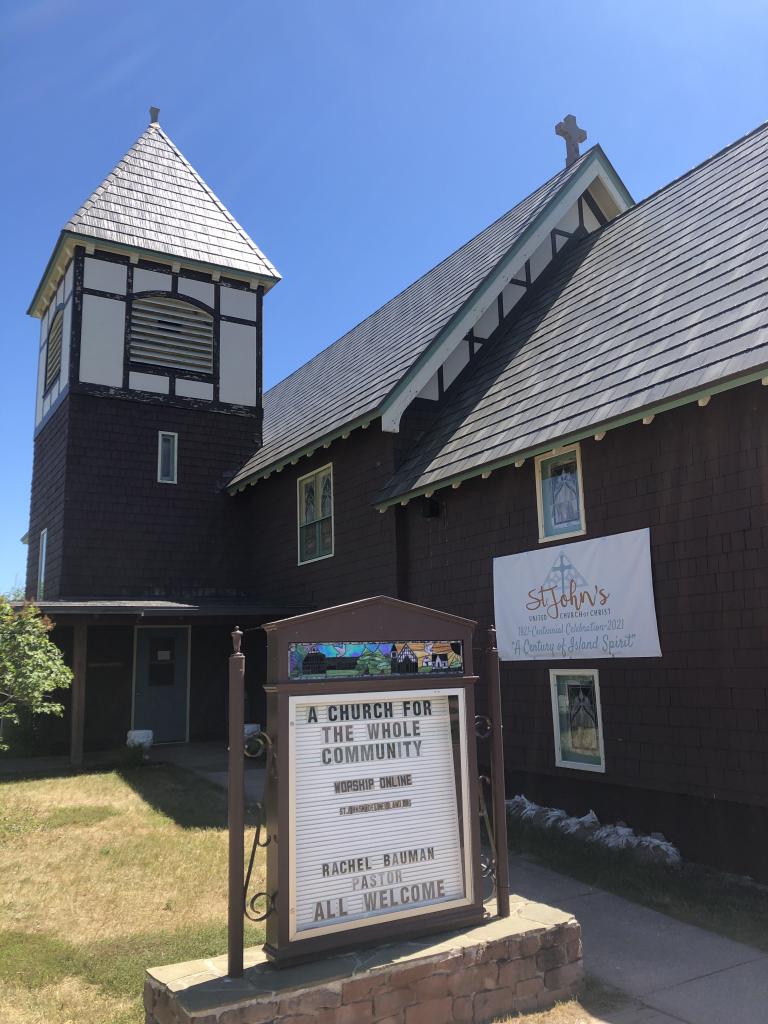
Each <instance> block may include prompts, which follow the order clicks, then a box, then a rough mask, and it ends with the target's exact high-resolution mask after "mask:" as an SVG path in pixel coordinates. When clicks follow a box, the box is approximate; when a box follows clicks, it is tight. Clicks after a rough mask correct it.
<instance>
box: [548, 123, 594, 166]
mask: <svg viewBox="0 0 768 1024" xmlns="http://www.w3.org/2000/svg"><path fill="white" fill-rule="evenodd" d="M555 135H560V136H561V137H562V138H564V139H565V166H566V167H570V166H571V164H573V163H575V162H576V161H577V160H578V159H579V144H580V143H582V142H584V141H585V139H586V138H587V133H586V132H585V131H584V129H583V128H579V126H578V125H577V124H576V118H575V117H574V116H573V114H566V116H565V117H564V118H563V120H562V121H560V122H559V123H558V124H556V125H555Z"/></svg>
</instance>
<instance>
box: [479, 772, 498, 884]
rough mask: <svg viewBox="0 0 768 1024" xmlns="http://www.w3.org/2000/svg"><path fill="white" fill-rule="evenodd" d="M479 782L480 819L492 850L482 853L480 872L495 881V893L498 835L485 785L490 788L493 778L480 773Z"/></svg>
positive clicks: (484, 876)
mask: <svg viewBox="0 0 768 1024" xmlns="http://www.w3.org/2000/svg"><path fill="white" fill-rule="evenodd" d="M478 782H479V787H478V791H479V795H480V819H481V820H482V822H483V824H484V825H485V832H486V835H487V836H488V845H489V846H490V851H489V852H488V853H486V852H485V851H483V852H482V853H481V854H480V874H481V875H482V876H483V878H490V879H491V882H492V883H493V891H494V893H495V892H496V891H497V884H496V863H497V861H496V835H495V832H494V829H493V825H492V824H491V818H490V815H489V814H488V804H487V803H486V800H485V786H488V787H489V788H490V787H491V780H490V779H489V778H488V776H487V775H480V776H479V777H478Z"/></svg>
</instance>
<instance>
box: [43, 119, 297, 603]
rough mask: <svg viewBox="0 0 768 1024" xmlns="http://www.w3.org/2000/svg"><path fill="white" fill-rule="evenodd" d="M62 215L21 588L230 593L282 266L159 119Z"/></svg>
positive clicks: (50, 272)
mask: <svg viewBox="0 0 768 1024" xmlns="http://www.w3.org/2000/svg"><path fill="white" fill-rule="evenodd" d="M158 116H159V111H158V110H157V108H154V107H153V108H152V109H151V123H150V124H149V126H148V128H147V129H146V131H144V133H143V134H142V135H141V136H140V137H139V139H138V140H137V141H136V143H135V144H134V145H133V146H132V147H131V149H130V150H129V151H128V153H126V155H125V156H124V157H123V158H122V160H120V162H119V163H118V164H117V166H116V167H115V168H114V169H113V170H112V172H111V173H110V174H109V175H108V176H107V177H106V178H105V180H104V181H103V182H102V184H101V185H99V187H98V188H97V189H96V190H95V192H93V194H92V195H91V196H90V197H89V198H88V199H87V200H86V202H85V203H84V204H83V205H82V206H81V207H80V209H79V210H78V211H77V213H75V215H74V216H73V217H72V218H71V219H70V220H69V221H68V222H67V223H66V225H65V226H64V229H63V230H62V232H61V234H60V236H59V239H58V241H57V243H56V246H55V248H54V251H53V254H52V256H51V258H50V260H49V262H48V266H47V267H46V270H45V273H44V274H43V278H42V280H41V282H40V285H39V286H38V289H37V291H36V293H35V296H34V298H33V300H32V303H31V306H30V309H29V313H30V314H31V315H32V316H34V317H37V318H38V319H39V320H40V325H41V329H40V356H39V368H38V378H37V396H36V409H35V455H34V468H33V480H32V500H31V511H30V532H29V556H28V565H27V594H28V596H29V597H33V598H37V599H38V600H42V599H43V598H45V599H46V600H55V599H57V598H62V599H63V598H81V599H85V598H88V597H106V596H109V597H115V598H119V597H125V598H130V597H141V598H150V597H152V596H158V597H180V596H192V595H196V596H200V595H213V594H220V595H228V594H233V593H235V592H236V591H237V589H238V585H239V583H238V579H237V572H238V568H237V559H235V558H234V557H233V552H234V543H233V541H234V535H235V534H237V532H238V529H239V526H240V525H241V524H239V523H238V522H237V521H236V517H237V516H238V515H241V514H242V513H241V512H240V511H239V510H238V509H237V508H236V507H235V503H233V502H231V501H230V499H229V498H228V497H227V496H226V494H225V493H224V491H223V489H222V485H223V484H224V483H225V482H226V481H227V479H228V478H229V475H231V473H232V472H234V471H235V470H236V469H237V468H238V466H239V465H240V464H242V462H243V461H244V460H245V459H247V458H248V457H249V455H251V454H252V453H253V451H255V449H256V448H258V447H259V446H260V444H261V417H262V384H261V377H262V306H263V298H264V294H265V293H266V292H267V291H268V290H269V289H270V288H271V287H272V286H273V285H274V284H276V283H277V281H279V279H280V275H279V274H278V272H277V271H276V270H275V268H274V266H273V265H272V264H271V263H270V262H269V260H268V259H267V258H266V256H265V255H264V254H263V253H262V252H261V250H260V249H259V248H258V247H257V246H256V245H255V243H254V242H253V241H252V240H251V239H250V237H249V236H248V235H247V234H246V232H245V231H244V229H243V228H242V227H241V226H240V225H239V224H238V223H237V221H236V220H235V219H234V217H232V215H231V214H230V213H229V211H228V210H227V209H226V208H225V206H224V205H223V204H222V203H221V201H220V200H219V199H218V198H217V197H216V196H215V195H214V193H213V192H212V191H211V189H210V188H209V187H208V185H206V183H205V182H204V181H203V179H202V178H201V177H200V176H199V174H198V173H197V172H196V171H195V170H194V169H193V168H192V167H191V165H190V164H189V163H188V162H187V160H186V159H185V158H184V156H183V155H182V154H181V153H180V152H179V150H178V149H177V148H176V146H175V145H174V144H173V143H172V142H171V140H170V139H169V137H168V136H167V135H166V133H165V132H164V131H163V129H162V128H161V127H160V124H159V122H158Z"/></svg>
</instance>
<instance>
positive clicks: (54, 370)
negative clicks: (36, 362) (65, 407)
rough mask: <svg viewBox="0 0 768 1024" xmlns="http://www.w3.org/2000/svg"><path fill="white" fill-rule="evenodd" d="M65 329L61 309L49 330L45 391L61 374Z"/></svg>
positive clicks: (48, 389)
mask: <svg viewBox="0 0 768 1024" xmlns="http://www.w3.org/2000/svg"><path fill="white" fill-rule="evenodd" d="M63 331H64V317H63V315H62V312H61V310H59V312H58V313H57V314H56V316H55V317H54V318H53V322H52V323H51V327H50V330H49V331H48V344H47V345H46V349H45V391H46V392H48V391H50V389H51V388H52V387H53V385H54V384H55V383H56V381H57V380H58V379H59V376H60V374H61V341H62V337H63Z"/></svg>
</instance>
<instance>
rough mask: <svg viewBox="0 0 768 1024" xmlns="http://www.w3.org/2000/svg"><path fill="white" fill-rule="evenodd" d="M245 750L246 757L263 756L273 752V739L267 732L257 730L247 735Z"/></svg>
mask: <svg viewBox="0 0 768 1024" xmlns="http://www.w3.org/2000/svg"><path fill="white" fill-rule="evenodd" d="M244 750H245V756H246V757H254V758H256V757H263V756H264V755H265V754H268V753H271V752H272V740H271V739H270V738H269V736H268V734H267V733H265V732H255V733H253V734H252V735H250V736H248V737H247V739H246V741H245V746H244Z"/></svg>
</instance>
